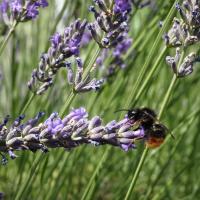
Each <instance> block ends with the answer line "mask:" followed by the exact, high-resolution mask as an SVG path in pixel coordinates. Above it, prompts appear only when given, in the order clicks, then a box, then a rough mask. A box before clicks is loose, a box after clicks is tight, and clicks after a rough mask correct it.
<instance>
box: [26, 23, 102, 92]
mask: <svg viewBox="0 0 200 200" xmlns="http://www.w3.org/2000/svg"><path fill="white" fill-rule="evenodd" d="M86 25H87V22H86V21H85V20H84V21H81V20H79V19H78V20H76V21H75V22H74V23H72V24H71V25H70V26H69V27H66V28H65V30H64V33H63V34H60V33H56V34H54V35H53V36H52V37H51V38H50V41H51V47H50V48H49V49H48V51H47V53H43V54H42V55H41V58H40V62H39V65H38V68H37V69H34V71H33V73H32V77H31V79H30V81H29V82H28V87H29V89H30V90H31V91H32V92H34V93H36V94H38V95H41V94H43V93H44V92H45V91H46V90H47V89H48V88H49V87H50V86H51V85H52V84H53V78H54V76H55V75H56V73H57V72H58V70H59V69H61V68H65V69H66V71H67V72H68V76H67V77H68V83H69V84H70V85H73V90H74V91H75V92H86V91H89V90H97V89H98V88H99V87H100V86H101V84H102V83H103V80H96V79H92V80H91V79H90V76H88V77H87V78H86V79H84V78H83V64H82V60H81V58H80V57H79V51H80V44H81V40H82V36H83V33H84V31H85V27H86ZM72 56H74V57H75V60H76V64H77V67H76V70H73V69H72V66H71V63H70V62H69V61H68V59H69V58H70V57H72ZM75 71H76V72H75Z"/></svg>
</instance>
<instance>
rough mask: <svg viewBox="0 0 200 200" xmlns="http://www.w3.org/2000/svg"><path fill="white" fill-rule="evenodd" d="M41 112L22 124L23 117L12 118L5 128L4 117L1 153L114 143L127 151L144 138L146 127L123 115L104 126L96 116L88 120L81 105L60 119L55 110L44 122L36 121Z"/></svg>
mask: <svg viewBox="0 0 200 200" xmlns="http://www.w3.org/2000/svg"><path fill="white" fill-rule="evenodd" d="M43 115H44V113H39V114H38V115H37V116H36V117H35V118H33V119H31V120H28V121H27V122H25V123H22V120H23V117H24V116H20V117H19V118H17V119H16V120H15V122H14V123H13V125H11V126H10V127H8V126H7V125H6V122H7V120H4V122H3V123H2V124H1V126H0V144H1V145H0V153H1V154H2V155H3V156H4V157H3V158H4V159H5V155H4V154H8V155H10V157H11V158H12V159H14V158H16V157H17V156H16V155H15V151H17V150H18V151H19V150H30V151H32V152H35V151H37V150H41V151H43V152H47V151H48V149H49V148H57V147H62V148H65V149H68V150H69V149H72V148H75V147H78V146H80V145H82V144H95V145H105V144H109V145H113V146H116V147H119V148H121V149H123V150H124V151H128V150H130V149H134V148H135V141H136V140H138V139H145V137H146V130H144V128H143V127H142V126H134V122H133V120H130V119H129V118H127V117H125V118H124V119H123V120H121V121H119V122H116V121H111V122H109V123H108V124H106V125H104V124H103V122H102V119H101V118H100V117H98V116H95V117H93V118H92V119H88V113H87V112H86V110H85V109H84V108H82V107H81V108H78V109H73V110H71V112H70V113H69V114H68V115H67V116H65V117H64V118H63V119H62V118H60V117H59V115H58V113H52V114H51V115H50V117H49V118H47V119H46V120H45V121H44V122H43V123H39V120H40V118H41V117H43Z"/></svg>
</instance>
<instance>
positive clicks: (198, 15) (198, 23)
mask: <svg viewBox="0 0 200 200" xmlns="http://www.w3.org/2000/svg"><path fill="white" fill-rule="evenodd" d="M176 9H177V10H178V12H179V14H180V16H181V18H174V20H173V24H172V27H171V28H170V30H169V31H168V33H166V34H165V35H164V37H163V38H164V41H165V43H166V46H167V47H174V48H176V55H175V56H174V57H173V56H167V57H166V61H167V63H168V64H169V65H170V66H171V68H172V70H173V72H174V73H175V74H176V75H177V77H185V76H187V75H190V74H191V73H192V72H193V65H194V64H195V63H196V62H199V58H198V57H199V56H198V55H197V52H195V50H192V52H190V53H189V55H186V57H185V59H184V60H183V62H182V63H180V66H177V64H178V61H179V60H180V48H179V47H183V48H184V49H186V48H187V47H188V46H191V45H195V44H197V43H198V42H199V41H200V29H199V28H200V2H199V1H195V0H194V1H183V3H182V5H180V4H179V3H176Z"/></svg>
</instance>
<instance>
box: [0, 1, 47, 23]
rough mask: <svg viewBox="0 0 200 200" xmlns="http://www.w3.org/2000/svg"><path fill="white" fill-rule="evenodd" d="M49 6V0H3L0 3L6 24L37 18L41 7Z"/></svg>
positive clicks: (1, 14) (0, 13)
mask: <svg viewBox="0 0 200 200" xmlns="http://www.w3.org/2000/svg"><path fill="white" fill-rule="evenodd" d="M47 6H48V2H47V0H35V1H33V0H27V1H22V0H11V1H8V0H2V2H1V3H0V16H1V18H2V19H3V20H4V22H5V24H6V25H10V24H12V23H13V22H14V21H16V22H25V21H28V20H31V19H35V18H36V17H37V16H38V15H39V9H40V8H44V7H47Z"/></svg>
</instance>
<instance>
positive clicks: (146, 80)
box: [129, 47, 166, 106]
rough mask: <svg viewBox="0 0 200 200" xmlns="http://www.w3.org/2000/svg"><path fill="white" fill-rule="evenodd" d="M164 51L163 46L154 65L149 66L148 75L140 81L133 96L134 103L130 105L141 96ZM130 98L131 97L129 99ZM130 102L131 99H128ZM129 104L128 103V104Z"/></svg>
mask: <svg viewBox="0 0 200 200" xmlns="http://www.w3.org/2000/svg"><path fill="white" fill-rule="evenodd" d="M165 52H166V47H165V48H163V50H162V52H161V53H160V55H159V57H158V58H157V60H156V62H155V64H154V66H153V67H152V68H151V71H150V72H149V74H148V76H147V77H146V78H145V80H144V82H143V83H142V85H141V87H140V89H139V91H138V92H137V94H136V96H135V98H134V103H133V105H131V106H134V104H136V103H137V101H138V99H139V98H140V97H141V95H142V93H143V92H144V90H145V88H146V86H147V85H148V83H149V81H150V79H151V78H152V76H153V74H154V72H155V71H156V69H157V67H158V65H159V64H160V61H161V59H162V58H163V56H164V54H165ZM131 100H132V99H131ZM130 102H132V101H130ZM129 106H130V105H129Z"/></svg>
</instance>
